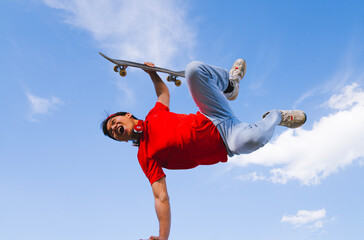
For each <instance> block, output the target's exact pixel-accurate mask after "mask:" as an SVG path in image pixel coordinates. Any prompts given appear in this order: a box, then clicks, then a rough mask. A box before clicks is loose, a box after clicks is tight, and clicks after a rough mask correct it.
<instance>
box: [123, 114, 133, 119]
mask: <svg viewBox="0 0 364 240" xmlns="http://www.w3.org/2000/svg"><path fill="white" fill-rule="evenodd" d="M125 116H126V117H127V118H131V116H133V115H132V114H131V113H127V114H125Z"/></svg>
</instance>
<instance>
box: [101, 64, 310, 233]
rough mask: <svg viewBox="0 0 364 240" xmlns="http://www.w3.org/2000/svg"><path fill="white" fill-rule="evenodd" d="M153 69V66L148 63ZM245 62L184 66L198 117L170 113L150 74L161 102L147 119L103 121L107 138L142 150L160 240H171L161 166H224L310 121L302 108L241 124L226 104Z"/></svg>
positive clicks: (126, 116)
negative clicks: (275, 134) (282, 131)
mask: <svg viewBox="0 0 364 240" xmlns="http://www.w3.org/2000/svg"><path fill="white" fill-rule="evenodd" d="M145 64H146V65H148V66H151V67H154V64H153V63H148V62H147V63H145ZM245 71H246V62H245V61H244V60H243V59H238V60H236V61H235V63H234V64H233V66H232V68H231V70H230V72H228V71H227V70H225V69H222V68H218V67H213V66H210V65H207V64H204V63H201V62H197V61H194V62H191V63H190V64H188V65H187V67H186V72H185V73H186V81H187V84H188V87H189V90H190V93H191V95H192V97H193V99H194V101H195V103H196V105H197V106H198V107H199V110H200V111H199V112H197V113H196V114H189V115H186V114H176V113H173V112H170V111H169V100H170V95H169V90H168V88H167V86H166V85H165V84H164V82H163V81H162V80H161V78H160V77H159V76H158V74H157V73H156V72H155V71H146V72H147V73H148V74H149V76H150V78H151V79H152V82H153V84H154V87H155V92H156V94H157V97H158V99H157V103H156V104H155V107H154V108H153V109H152V110H150V112H149V113H148V115H147V116H146V118H145V120H144V121H142V120H139V119H137V118H135V117H134V116H133V115H132V114H130V113H126V112H119V113H116V114H113V115H110V116H109V117H108V118H107V119H105V120H104V122H103V123H102V128H103V131H104V134H105V135H107V136H109V137H110V138H112V139H114V140H117V141H130V140H132V141H134V144H135V145H137V146H138V147H139V150H138V160H139V163H140V166H141V168H142V169H143V171H144V173H145V175H146V177H147V178H148V179H149V181H150V184H151V186H152V190H153V194H154V199H155V209H156V213H157V217H158V220H159V236H158V237H154V236H152V237H150V238H149V239H150V240H154V239H159V240H166V239H168V237H169V232H170V225H171V211H170V205H169V196H168V192H167V186H166V177H165V174H164V172H163V169H162V168H167V169H189V168H194V167H196V166H198V165H210V164H216V163H218V162H226V161H227V156H233V155H235V154H242V153H250V152H253V151H255V150H257V149H259V148H260V147H262V146H264V145H265V144H266V143H267V142H268V141H269V140H270V139H271V137H272V135H273V132H274V128H275V127H276V126H277V125H282V126H286V127H290V128H296V127H299V126H301V125H303V124H304V123H305V121H306V114H305V113H304V112H302V111H299V110H291V111H286V110H280V111H278V110H272V111H270V112H268V113H266V114H264V115H263V119H262V120H261V121H259V122H256V123H254V124H247V123H244V122H241V121H240V120H239V119H238V118H237V117H236V116H235V115H234V113H233V111H232V110H231V108H230V106H229V103H228V101H227V99H228V100H234V99H236V97H237V96H238V93H239V82H240V80H241V79H242V78H243V77H244V75H245Z"/></svg>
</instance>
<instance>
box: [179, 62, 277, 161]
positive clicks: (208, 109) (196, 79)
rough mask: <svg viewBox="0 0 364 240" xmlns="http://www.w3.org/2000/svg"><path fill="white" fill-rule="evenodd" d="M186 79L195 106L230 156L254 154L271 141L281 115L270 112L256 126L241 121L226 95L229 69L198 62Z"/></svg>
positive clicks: (191, 64) (188, 67) (188, 69)
mask: <svg viewBox="0 0 364 240" xmlns="http://www.w3.org/2000/svg"><path fill="white" fill-rule="evenodd" d="M186 79H187V84H188V87H189V90H190V92H191V95H192V98H193V99H194V101H195V103H196V105H197V106H198V107H199V109H200V111H201V112H202V113H203V114H205V115H206V116H207V117H208V118H209V119H210V120H211V121H212V122H213V123H214V124H215V126H216V127H217V128H218V130H219V132H220V135H221V137H222V139H223V140H224V142H225V145H226V148H227V151H228V154H229V156H233V155H234V154H241V153H250V152H253V151H255V150H257V149H258V148H260V147H262V146H264V145H265V144H266V143H267V142H268V141H269V140H270V139H271V137H272V135H273V132H274V128H275V126H276V125H278V124H279V123H280V121H281V114H280V112H278V111H271V112H270V114H268V115H267V116H265V118H263V119H262V120H261V121H259V122H257V123H254V124H247V123H242V122H240V121H239V120H238V119H237V117H236V116H235V114H234V113H233V111H232V109H231V108H230V106H229V103H228V101H227V99H226V97H225V95H224V94H223V91H224V90H225V89H226V88H227V87H228V85H229V72H228V71H227V70H225V69H222V68H218V67H213V66H210V65H207V64H204V63H201V62H196V61H195V62H191V63H190V64H188V65H187V67H186Z"/></svg>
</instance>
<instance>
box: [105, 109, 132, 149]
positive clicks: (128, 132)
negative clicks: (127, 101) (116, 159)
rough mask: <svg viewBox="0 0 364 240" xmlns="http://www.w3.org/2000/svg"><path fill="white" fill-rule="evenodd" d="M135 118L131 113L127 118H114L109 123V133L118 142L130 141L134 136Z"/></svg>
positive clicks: (107, 126)
mask: <svg viewBox="0 0 364 240" xmlns="http://www.w3.org/2000/svg"><path fill="white" fill-rule="evenodd" d="M134 120H135V119H134V118H133V117H132V115H131V114H130V113H127V114H126V115H125V116H116V117H112V118H111V119H109V120H108V121H107V125H106V128H107V131H108V132H109V134H110V136H112V137H113V138H115V139H116V140H118V141H125V142H127V141H129V140H131V139H132V137H133V135H134V125H135V123H134Z"/></svg>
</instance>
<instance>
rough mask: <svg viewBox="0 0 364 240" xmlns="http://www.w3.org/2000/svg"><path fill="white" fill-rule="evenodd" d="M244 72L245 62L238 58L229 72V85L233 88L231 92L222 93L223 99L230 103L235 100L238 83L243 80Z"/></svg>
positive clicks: (237, 92)
mask: <svg viewBox="0 0 364 240" xmlns="http://www.w3.org/2000/svg"><path fill="white" fill-rule="evenodd" d="M245 71H246V62H245V60H244V59H241V58H239V59H238V60H236V61H235V62H234V64H233V66H232V67H231V69H230V72H229V80H230V83H229V84H230V85H231V86H232V87H233V90H232V91H231V92H224V94H225V97H226V98H227V99H229V100H230V101H232V100H235V99H236V98H237V97H238V94H239V82H240V80H241V79H243V77H244V75H245Z"/></svg>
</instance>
